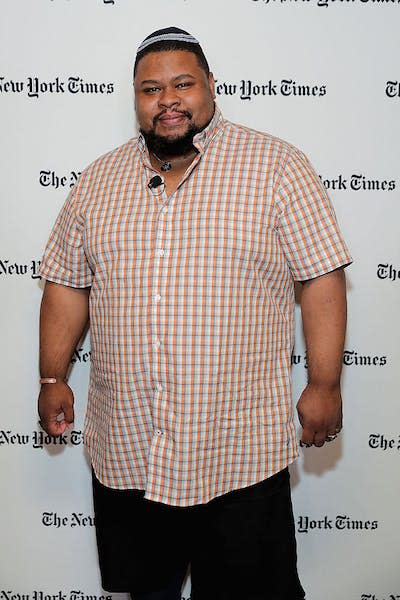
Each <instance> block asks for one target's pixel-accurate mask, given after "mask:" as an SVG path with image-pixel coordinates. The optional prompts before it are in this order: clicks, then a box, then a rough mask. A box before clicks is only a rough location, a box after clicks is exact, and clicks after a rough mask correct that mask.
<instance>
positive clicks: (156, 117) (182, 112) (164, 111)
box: [153, 110, 193, 126]
mask: <svg viewBox="0 0 400 600" xmlns="http://www.w3.org/2000/svg"><path fill="white" fill-rule="evenodd" d="M167 112H168V110H162V111H161V112H160V113H158V114H157V115H156V116H155V117H153V126H155V124H156V123H157V121H158V119H159V118H160V117H162V116H163V115H165V114H166V113H167ZM171 112H172V113H177V114H179V115H184V116H185V117H187V118H188V119H191V118H192V116H193V114H192V113H191V112H190V111H189V110H173V111H171Z"/></svg>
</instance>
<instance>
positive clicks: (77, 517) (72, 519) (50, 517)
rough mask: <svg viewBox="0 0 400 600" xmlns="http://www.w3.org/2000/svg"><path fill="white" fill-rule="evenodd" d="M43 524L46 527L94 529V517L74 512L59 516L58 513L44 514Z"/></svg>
mask: <svg viewBox="0 0 400 600" xmlns="http://www.w3.org/2000/svg"><path fill="white" fill-rule="evenodd" d="M42 524H43V525H45V526H46V527H55V528H56V529H60V528H61V527H94V517H93V516H92V515H84V514H83V513H81V512H80V513H76V512H73V513H71V514H70V515H59V514H58V513H57V512H44V513H43V514H42Z"/></svg>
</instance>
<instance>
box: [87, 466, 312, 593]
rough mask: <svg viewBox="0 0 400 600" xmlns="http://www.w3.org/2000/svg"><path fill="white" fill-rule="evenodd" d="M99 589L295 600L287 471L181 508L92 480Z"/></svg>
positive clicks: (296, 585)
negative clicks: (185, 587) (185, 588)
mask: <svg viewBox="0 0 400 600" xmlns="http://www.w3.org/2000/svg"><path fill="white" fill-rule="evenodd" d="M93 493H94V507H95V518H96V533H97V544H98V550H99V563H100V570H101V574H102V583H103V587H104V589H105V590H108V591H110V592H130V593H131V596H132V598H133V599H134V600H180V598H181V593H180V590H181V586H182V582H183V579H184V577H185V573H186V571H187V567H188V565H189V563H190V564H191V579H192V592H191V600H301V599H303V598H304V592H303V589H302V587H301V585H300V582H299V578H298V575H297V568H296V542H295V531H294V522H293V512H292V504H291V498H290V484H289V472H288V470H287V469H284V470H283V471H281V472H280V473H277V474H276V475H274V476H273V477H271V478H269V479H266V480H265V481H262V482H260V483H257V484H255V485H252V486H250V487H247V488H243V489H240V490H235V491H233V492H229V493H228V494H224V495H223V496H220V497H218V498H215V499H214V500H211V502H208V503H207V504H201V505H197V506H191V507H188V508H181V507H173V506H167V505H165V504H160V503H158V502H152V501H150V500H146V499H144V498H143V496H144V492H143V491H141V490H112V489H110V488H107V487H105V486H103V485H102V484H101V483H100V482H98V481H97V479H96V477H95V476H93Z"/></svg>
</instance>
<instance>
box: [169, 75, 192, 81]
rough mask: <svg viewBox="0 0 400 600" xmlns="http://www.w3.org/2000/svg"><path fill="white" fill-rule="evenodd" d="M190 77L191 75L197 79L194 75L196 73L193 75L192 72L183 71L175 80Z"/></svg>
mask: <svg viewBox="0 0 400 600" xmlns="http://www.w3.org/2000/svg"><path fill="white" fill-rule="evenodd" d="M188 77H190V79H196V77H194V75H191V74H190V73H182V75H178V76H177V77H174V81H178V79H187V78H188Z"/></svg>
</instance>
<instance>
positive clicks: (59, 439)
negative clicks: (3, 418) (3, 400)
mask: <svg viewBox="0 0 400 600" xmlns="http://www.w3.org/2000/svg"><path fill="white" fill-rule="evenodd" d="M81 444H83V433H82V431H75V430H71V431H68V432H66V433H63V434H61V435H57V436H54V435H49V434H47V433H44V432H43V431H32V433H23V432H21V431H13V430H12V429H0V446H31V447H32V448H35V449H37V450H43V448H44V447H45V446H80V445H81Z"/></svg>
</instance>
